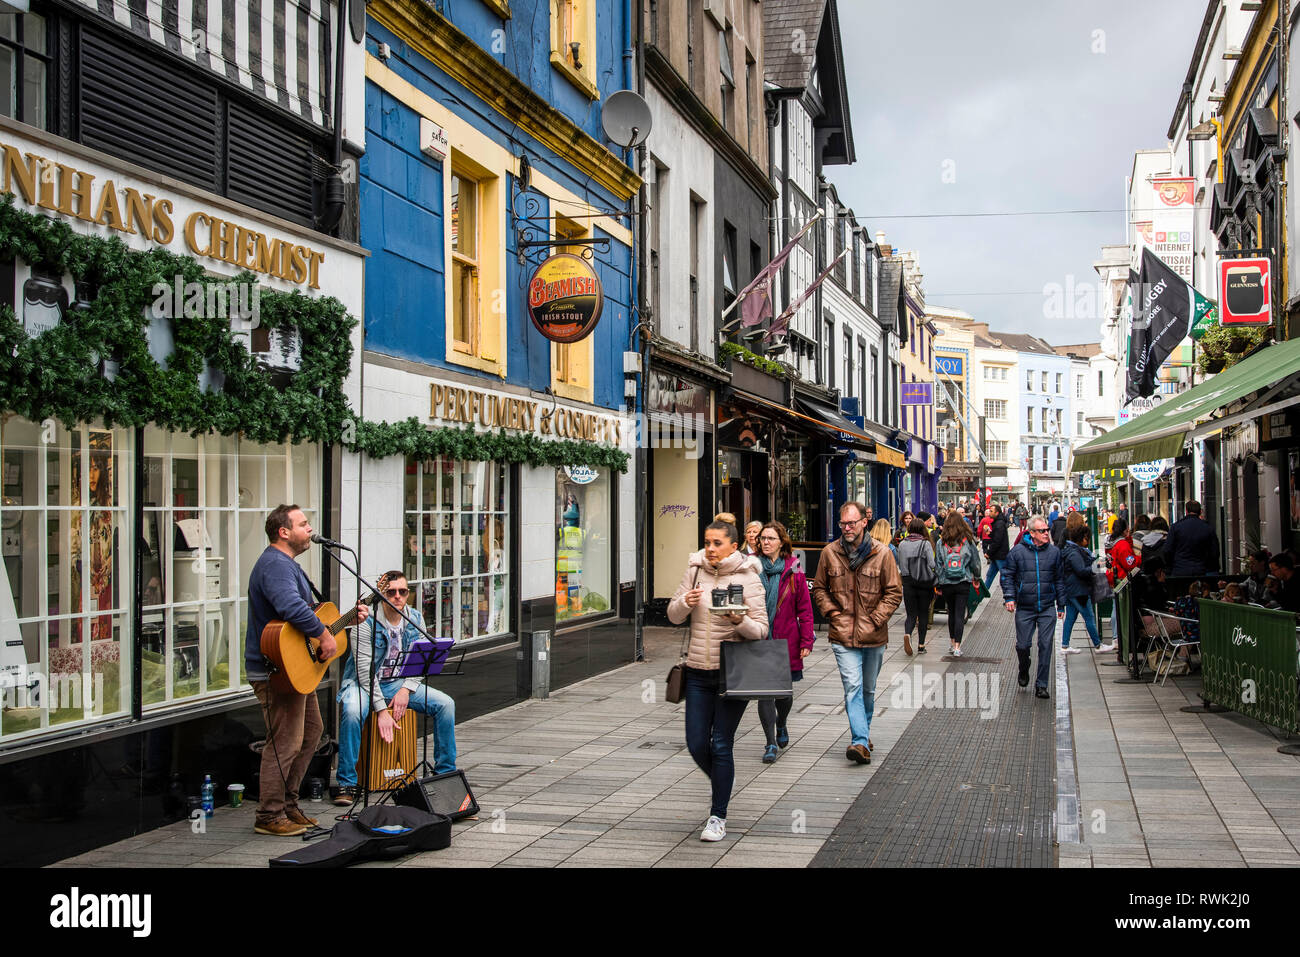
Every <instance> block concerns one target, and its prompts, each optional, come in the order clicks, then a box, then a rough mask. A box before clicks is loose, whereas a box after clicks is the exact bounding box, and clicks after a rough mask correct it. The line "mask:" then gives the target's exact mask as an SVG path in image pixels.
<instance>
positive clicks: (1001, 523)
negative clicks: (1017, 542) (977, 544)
mask: <svg viewBox="0 0 1300 957" xmlns="http://www.w3.org/2000/svg"><path fill="white" fill-rule="evenodd" d="M1010 551H1011V542H1010V541H1009V536H1008V532H1007V515H1006V513H1005V512H1004V511H1002V506H1001V505H994V506H993V524H992V525H990V526H989V537H988V541H986V542H985V543H984V557H985V558H987V559H988V561H989V570H988V571H987V572H986V573H985V575H984V587H985V588H986V589H988V588H992V587H993V579H994V578H996V577H997V574H998V572H1000V571H1001V570H1002V566H1003V565H1005V564H1006V563H1007V554H1008V553H1009V552H1010Z"/></svg>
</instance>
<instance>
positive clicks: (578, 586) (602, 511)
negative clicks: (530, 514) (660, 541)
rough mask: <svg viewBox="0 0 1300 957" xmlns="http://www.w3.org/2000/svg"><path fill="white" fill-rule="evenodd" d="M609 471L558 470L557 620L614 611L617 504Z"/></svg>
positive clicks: (580, 467) (584, 469) (556, 542)
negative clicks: (611, 538)
mask: <svg viewBox="0 0 1300 957" xmlns="http://www.w3.org/2000/svg"><path fill="white" fill-rule="evenodd" d="M611 490H612V482H611V479H610V473H609V470H608V469H593V468H586V467H585V466H576V467H571V468H569V467H566V468H560V469H556V470H555V528H556V541H555V620H556V621H572V620H574V619H576V618H583V617H586V616H588V615H600V614H604V613H606V612H608V611H609V610H610V603H611V599H612V597H613V594H614V575H613V564H612V556H613V551H612V549H611V540H610V534H611V532H612V530H613V522H614V503H613V499H612V498H611V495H612V492H611Z"/></svg>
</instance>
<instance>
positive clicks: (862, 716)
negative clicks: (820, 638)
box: [831, 642, 885, 747]
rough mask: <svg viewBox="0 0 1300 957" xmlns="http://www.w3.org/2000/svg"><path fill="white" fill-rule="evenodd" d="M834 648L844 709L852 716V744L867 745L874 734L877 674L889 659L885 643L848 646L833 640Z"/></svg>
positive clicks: (850, 727)
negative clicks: (857, 646)
mask: <svg viewBox="0 0 1300 957" xmlns="http://www.w3.org/2000/svg"><path fill="white" fill-rule="evenodd" d="M831 651H833V652H835V664H836V665H838V666H839V669H840V684H842V685H844V712H845V713H846V714H847V715H848V717H849V731H850V733H851V734H852V735H853V741H852V744H860V745H862V746H863V747H866V746H867V739H868V738H869V737H870V736H871V718H872V716H873V715H874V714H875V713H876V676H877V675H879V674H880V664H881V662H883V661H884V660H885V646H884V645H880V646H878V647H876V648H846V647H845V646H844V645H840V644H836V643H835V642H831Z"/></svg>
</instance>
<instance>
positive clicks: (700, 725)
mask: <svg viewBox="0 0 1300 957" xmlns="http://www.w3.org/2000/svg"><path fill="white" fill-rule="evenodd" d="M685 684H686V748H687V750H688V751H690V752H691V757H692V758H694V759H695V763H696V764H697V765H699V768H700V770H701V771H703V772H704V773H705V774H707V775H708V776H709V780H710V781H711V782H713V807H712V809H711V810H710V811H709V813H710V814H712V815H715V816H716V817H720V818H722V819H723V820H724V821H725V820H726V819H727V804H728V803H729V802H730V801H731V785H732V783H733V782H734V781H735V779H736V762H735V760H734V758H733V757H732V754H731V749H732V745H733V744H734V743H735V741H736V728H738V727H739V726H740V719H741V717H742V716H743V715H744V713H745V705H747V704H749V702H748V701H734V700H732V699H730V698H720V697H718V673H717V672H716V671H701V670H699V669H697V668H687V669H686V682H685Z"/></svg>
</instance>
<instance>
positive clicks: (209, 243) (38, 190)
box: [0, 143, 325, 289]
mask: <svg viewBox="0 0 1300 957" xmlns="http://www.w3.org/2000/svg"><path fill="white" fill-rule="evenodd" d="M0 152H2V153H3V156H0V181H2V182H3V191H4V192H6V193H10V194H11V195H13V196H14V197H15V198H16V199H21V200H22V201H23V202H24V203H26V204H27V205H29V206H38V207H40V208H42V209H47V210H49V211H50V212H52V213H58V214H59V215H62V216H72V217H76V218H77V219H80V220H82V221H84V222H87V223H95V224H96V225H99V226H106V227H108V228H109V229H113V230H116V231H118V232H120V233H126V234H128V235H142V236H144V237H146V238H148V239H152V240H153V241H154V242H156V243H158V244H159V245H163V246H166V245H169V244H171V243H172V241H173V240H175V239H176V226H175V224H174V223H173V221H172V214H173V213H174V212H175V208H176V207H175V204H174V203H173V201H172V200H170V199H158V198H156V197H154V196H152V195H150V194H149V193H143V192H141V191H140V190H138V189H134V188H132V187H129V186H126V187H122V188H120V189H119V188H118V186H117V184H116V183H114V182H113V180H111V179H105V180H103V181H102V182H97V181H96V177H95V175H94V174H93V173H88V172H86V171H84V170H79V169H76V168H75V167H72V166H68V165H66V164H64V163H57V162H54V161H53V160H49V159H46V158H45V157H43V156H41V155H40V154H39V153H29V152H24V151H23V150H21V149H19V148H18V147H16V146H11V145H10V144H8V143H0ZM181 232H182V235H183V237H184V240H185V245H186V247H187V248H188V249H189V251H190V252H191V253H193V254H194V255H196V256H202V257H206V258H208V259H217V260H221V261H223V262H227V263H229V264H231V265H232V266H238V267H240V268H243V269H251V270H253V271H254V272H259V273H264V274H266V275H268V276H273V277H274V278H276V279H285V280H288V281H289V282H292V283H296V284H300V285H301V284H306V285H307V287H308V288H310V289H319V288H320V273H321V267H322V266H323V265H324V264H325V253H323V252H320V251H318V250H315V249H312V248H311V247H310V246H303V245H295V244H294V243H292V242H288V241H286V240H282V239H275V238H272V237H270V236H268V235H266V234H265V233H262V232H259V231H258V230H256V229H252V228H250V227H247V226H243V225H241V224H239V223H235V222H231V221H229V220H225V219H222V218H221V217H219V216H213V215H212V214H211V213H207V212H203V211H198V212H193V213H190V215H189V216H188V217H186V220H185V225H184V228H183V229H182V231H181Z"/></svg>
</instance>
